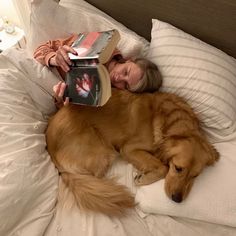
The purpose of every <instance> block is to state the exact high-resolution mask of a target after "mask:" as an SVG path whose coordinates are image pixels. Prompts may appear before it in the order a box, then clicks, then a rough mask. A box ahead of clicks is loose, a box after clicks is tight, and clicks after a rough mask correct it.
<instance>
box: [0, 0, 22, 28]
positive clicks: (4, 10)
mask: <svg viewBox="0 0 236 236" xmlns="http://www.w3.org/2000/svg"><path fill="white" fill-rule="evenodd" d="M0 16H1V17H7V19H8V20H10V21H11V22H13V23H14V24H16V25H19V24H20V20H19V17H18V14H17V12H16V9H15V7H14V4H13V2H12V0H0Z"/></svg>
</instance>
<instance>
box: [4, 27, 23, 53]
mask: <svg viewBox="0 0 236 236" xmlns="http://www.w3.org/2000/svg"><path fill="white" fill-rule="evenodd" d="M25 44H26V42H25V34H24V31H23V30H22V29H20V28H19V27H15V32H14V33H12V34H9V33H6V31H5V30H1V31H0V52H1V51H4V50H6V49H8V48H10V47H13V46H15V47H19V48H24V47H25Z"/></svg>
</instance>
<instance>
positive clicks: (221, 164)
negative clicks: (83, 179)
mask: <svg viewBox="0 0 236 236" xmlns="http://www.w3.org/2000/svg"><path fill="white" fill-rule="evenodd" d="M215 146H216V148H217V150H218V151H219V152H220V153H221V158H220V160H219V161H218V162H217V163H216V164H215V165H214V166H211V167H208V168H207V169H205V170H204V171H203V173H201V174H200V175H199V176H198V177H197V178H196V180H195V182H194V185H193V187H192V189H191V191H190V193H189V195H188V197H187V198H186V199H185V200H184V201H183V202H182V203H175V202H173V201H171V200H170V199H169V198H168V197H167V196H166V194H165V192H164V180H161V181H157V182H155V183H153V184H150V185H146V186H142V187H139V188H138V189H137V193H136V202H138V203H139V205H138V206H139V208H140V209H141V210H142V211H143V212H145V213H150V214H162V215H170V216H178V217H184V218H190V219H196V220H201V221H206V222H211V223H216V224H222V225H228V226H232V227H236V181H235V172H236V159H235V153H236V139H235V141H234V142H225V143H218V144H216V145H215Z"/></svg>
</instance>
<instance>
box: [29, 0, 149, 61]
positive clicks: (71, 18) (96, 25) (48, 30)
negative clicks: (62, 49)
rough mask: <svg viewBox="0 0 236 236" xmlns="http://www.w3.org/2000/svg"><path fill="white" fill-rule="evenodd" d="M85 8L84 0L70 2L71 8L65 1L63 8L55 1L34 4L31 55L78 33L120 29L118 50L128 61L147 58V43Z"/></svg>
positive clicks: (121, 26) (35, 0)
mask: <svg viewBox="0 0 236 236" xmlns="http://www.w3.org/2000/svg"><path fill="white" fill-rule="evenodd" d="M62 5H63V6H62ZM84 5H86V4H85V2H84V1H82V0H78V1H68V4H67V2H66V1H61V2H60V5H59V4H58V3H56V2H54V1H52V0H50V1H48V0H41V1H37V0H33V1H32V2H31V19H30V34H29V37H28V39H27V45H28V49H29V52H30V53H31V54H32V53H33V51H34V50H35V48H36V47H37V46H38V45H39V44H40V43H43V42H45V41H47V40H49V39H55V38H63V37H66V36H69V35H70V34H71V33H76V32H78V33H79V32H83V31H100V30H107V29H112V28H116V29H117V30H119V32H120V34H121V41H120V43H119V44H118V48H119V49H120V50H121V52H122V54H123V55H124V56H125V57H129V56H136V55H144V53H145V52H146V51H147V48H148V47H149V43H148V41H147V40H145V39H144V38H143V37H140V36H138V35H137V34H136V33H134V32H133V31H131V30H129V29H128V28H126V27H125V26H124V25H122V24H121V23H119V22H117V21H115V20H114V19H113V18H111V17H109V16H108V15H106V14H105V13H103V12H101V11H99V10H98V9H96V8H92V7H90V8H88V7H84ZM87 5H88V3H87ZM90 9H93V10H90Z"/></svg>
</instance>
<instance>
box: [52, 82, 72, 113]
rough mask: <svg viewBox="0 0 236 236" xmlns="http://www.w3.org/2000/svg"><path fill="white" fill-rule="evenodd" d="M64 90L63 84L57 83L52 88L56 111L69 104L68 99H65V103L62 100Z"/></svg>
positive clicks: (64, 85)
mask: <svg viewBox="0 0 236 236" xmlns="http://www.w3.org/2000/svg"><path fill="white" fill-rule="evenodd" d="M65 89H66V84H65V82H59V83H58V84H56V85H54V86H53V91H54V94H55V95H54V97H55V105H56V107H57V108H58V109H60V108H61V107H63V106H67V105H68V104H69V98H68V97H66V99H65V101H64V100H63V97H64V93H65Z"/></svg>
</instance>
